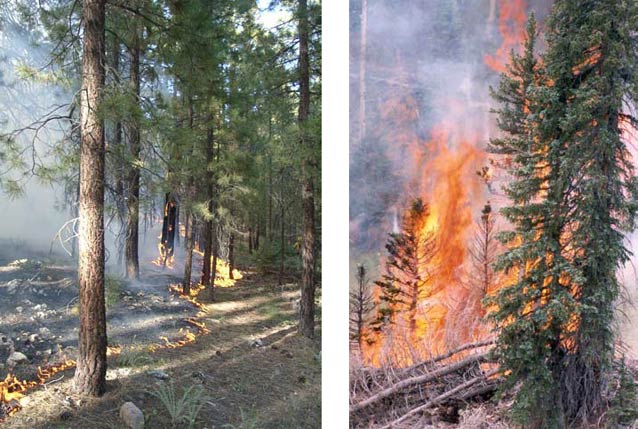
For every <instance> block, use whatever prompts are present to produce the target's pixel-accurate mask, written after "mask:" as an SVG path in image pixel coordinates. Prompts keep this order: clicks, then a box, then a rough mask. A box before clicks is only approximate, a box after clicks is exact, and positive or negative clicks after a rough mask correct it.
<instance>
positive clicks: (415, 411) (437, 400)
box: [382, 369, 499, 429]
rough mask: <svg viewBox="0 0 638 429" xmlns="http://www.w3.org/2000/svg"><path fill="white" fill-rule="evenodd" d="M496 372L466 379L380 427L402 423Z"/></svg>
mask: <svg viewBox="0 0 638 429" xmlns="http://www.w3.org/2000/svg"><path fill="white" fill-rule="evenodd" d="M498 372H499V370H498V369H493V370H491V371H489V372H488V373H486V374H483V375H480V376H478V377H475V378H472V379H470V380H468V381H466V382H465V383H462V384H460V385H458V386H456V387H455V388H453V389H450V390H448V391H446V392H444V393H442V394H441V395H439V396H437V397H436V398H433V399H431V400H429V401H428V402H426V403H425V404H423V405H421V406H418V407H416V408H413V409H411V410H410V411H408V412H407V413H406V414H404V415H403V416H401V417H400V418H398V419H396V420H394V421H393V422H391V423H390V424H387V425H385V426H383V427H382V429H391V428H393V427H395V426H396V425H398V424H399V423H402V422H404V421H406V420H407V419H409V418H410V417H412V416H414V415H415V414H418V413H420V412H423V411H425V410H427V409H428V408H432V407H434V406H435V405H438V404H440V403H441V402H443V401H445V400H446V399H449V398H451V397H453V396H454V395H455V394H457V393H459V392H461V391H462V390H464V389H467V388H468V387H472V386H474V385H475V384H477V383H479V382H481V381H487V380H488V379H489V377H491V376H493V375H496V374H497V373H498Z"/></svg>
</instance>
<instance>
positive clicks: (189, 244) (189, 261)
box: [182, 211, 194, 295]
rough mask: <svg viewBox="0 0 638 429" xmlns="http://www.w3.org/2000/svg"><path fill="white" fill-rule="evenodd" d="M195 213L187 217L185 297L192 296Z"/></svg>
mask: <svg viewBox="0 0 638 429" xmlns="http://www.w3.org/2000/svg"><path fill="white" fill-rule="evenodd" d="M193 217H194V216H193V213H192V212H190V211H189V212H188V213H187V215H186V239H185V240H184V243H185V245H186V256H185V260H184V280H182V292H183V293H184V295H188V294H190V291H191V272H192V268H193Z"/></svg>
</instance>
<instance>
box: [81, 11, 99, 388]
mask: <svg viewBox="0 0 638 429" xmlns="http://www.w3.org/2000/svg"><path fill="white" fill-rule="evenodd" d="M105 4H106V3H105V1H104V0H84V2H83V9H82V16H83V24H84V40H83V55H82V92H81V101H80V107H81V113H80V114H81V135H82V145H81V156H80V209H79V217H80V238H79V263H78V283H79V288H80V297H79V311H80V334H79V343H78V359H77V368H76V370H75V378H74V386H75V390H76V391H77V392H78V393H82V394H87V395H93V396H98V395H101V394H103V393H104V390H105V388H106V307H105V301H104V179H105V176H104V150H105V147H104V128H103V119H102V118H101V117H100V102H101V98H102V92H103V87H104V76H105V74H104V64H105V54H104V50H105V42H104V22H105Z"/></svg>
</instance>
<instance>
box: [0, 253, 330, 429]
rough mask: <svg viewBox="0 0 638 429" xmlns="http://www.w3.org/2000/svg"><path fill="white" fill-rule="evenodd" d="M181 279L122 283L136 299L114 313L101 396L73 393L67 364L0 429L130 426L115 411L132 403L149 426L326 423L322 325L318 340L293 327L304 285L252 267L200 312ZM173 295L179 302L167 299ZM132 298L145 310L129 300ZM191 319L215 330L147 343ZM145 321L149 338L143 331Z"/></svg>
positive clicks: (150, 276) (150, 272)
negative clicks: (176, 287)
mask: <svg viewBox="0 0 638 429" xmlns="http://www.w3.org/2000/svg"><path fill="white" fill-rule="evenodd" d="M0 263H2V264H1V265H6V264H7V263H8V261H0ZM240 268H241V267H240ZM174 280H175V278H171V277H170V273H169V274H168V275H163V276H160V275H158V273H157V271H156V270H155V269H153V268H146V269H144V271H143V272H142V279H141V281H140V283H139V284H136V285H127V286H126V287H125V288H124V289H125V290H126V291H130V292H134V293H130V294H129V293H128V292H122V293H121V296H122V298H125V297H131V296H132V297H133V298H132V299H127V300H124V299H123V302H124V303H125V304H120V305H124V307H122V311H121V312H118V311H113V312H112V316H111V319H110V320H111V322H112V323H110V324H109V330H110V331H109V332H111V331H113V332H114V335H113V338H117V337H119V339H120V341H119V343H118V344H120V345H122V352H121V354H120V355H118V356H112V357H110V358H109V370H108V372H107V393H106V394H105V395H104V396H103V397H102V398H99V399H88V398H81V397H78V396H76V395H74V394H73V393H72V391H71V379H72V377H73V370H72V369H71V370H67V371H65V372H63V373H60V374H56V375H55V376H54V377H53V378H52V379H51V380H49V381H48V382H47V383H46V384H45V385H44V386H42V387H40V388H37V389H34V390H33V391H31V392H29V394H28V395H27V396H26V397H25V398H22V400H21V405H22V410H21V411H19V412H18V413H16V414H15V415H14V416H12V417H10V418H9V419H7V421H6V422H4V423H0V427H2V428H6V429H18V428H24V429H26V428H30V429H31V428H38V429H44V428H51V429H53V428H56V429H57V428H59V429H62V428H65V429H80V428H82V429H87V428H96V429H98V428H125V427H126V426H125V425H124V423H123V422H122V420H121V419H120V418H119V416H118V411H119V407H120V406H121V405H122V404H123V403H124V402H126V401H131V402H133V403H135V404H136V405H137V406H138V407H139V408H140V409H141V410H142V411H143V412H144V416H145V421H146V424H145V427H146V428H160V429H161V428H182V427H184V428H188V427H190V428H208V429H213V428H318V427H320V426H321V423H320V422H321V348H320V347H321V346H320V344H321V330H320V327H319V326H318V330H317V336H316V338H315V339H314V340H308V339H305V338H303V337H300V336H298V335H297V334H296V318H297V307H296V300H297V298H298V296H299V295H298V294H299V293H298V286H297V284H295V283H292V282H291V283H288V284H286V285H284V286H277V278H276V276H270V275H263V274H260V273H257V272H250V270H246V271H244V272H243V278H242V279H241V280H239V281H237V283H236V284H235V285H234V286H232V287H228V288H220V289H218V294H217V301H216V302H215V303H211V304H206V305H205V306H204V307H203V308H201V309H197V308H196V307H194V306H193V305H191V304H190V303H188V302H186V301H184V300H182V299H179V298H176V297H175V296H174V295H175V294H174V293H173V294H171V293H169V292H168V287H167V286H168V285H167V283H170V282H172V281H174ZM290 280H292V279H290ZM0 281H3V280H0ZM151 286H153V289H152V292H151V291H150V290H149V288H150V287H151ZM160 290H161V291H160ZM138 292H142V294H143V295H141V296H138ZM66 299H67V297H66V296H65V297H64V300H66ZM173 299H178V300H179V303H178V304H179V305H175V304H169V303H170V302H172V300H173ZM64 300H61V301H64ZM319 301H320V300H319V299H318V302H319ZM133 303H138V304H139V306H140V307H138V308H136V309H135V311H132V310H131V309H130V308H128V309H127V308H126V307H125V306H126V305H132V304H133ZM184 306H186V307H184ZM173 307H175V309H179V311H173ZM167 309H170V310H171V311H167ZM162 311H164V312H165V313H162ZM127 312H128V313H129V315H128V317H129V318H130V317H133V316H131V315H130V313H134V312H135V313H139V314H138V315H137V316H136V318H135V322H136V323H137V325H138V326H137V327H136V328H135V329H125V328H126V326H127V319H126V317H127ZM167 314H168V316H167ZM140 315H147V316H146V317H142V318H140ZM187 317H195V318H196V320H197V322H198V323H204V324H205V326H206V328H207V329H208V330H209V331H210V332H209V333H208V334H205V335H200V336H197V338H196V342H195V343H193V344H188V345H185V346H183V347H180V348H173V349H166V348H164V349H159V350H155V351H149V349H148V343H149V341H152V337H155V336H156V335H157V334H158V333H159V332H161V331H162V330H163V329H164V327H166V329H167V330H168V331H169V332H171V333H174V332H173V330H175V329H177V332H179V329H182V332H183V330H184V327H183V325H182V323H183V320H184V319H185V318H187ZM71 319H72V320H73V318H71ZM131 320H133V319H128V322H130V321H131ZM69 323H72V322H69ZM162 323H164V324H165V325H161V324H162ZM144 327H148V332H151V333H152V335H145V334H144V333H142V331H144V330H145V329H144ZM129 328H130V327H129ZM2 329H4V328H2ZM2 329H0V330H2ZM118 329H119V330H120V332H117V331H118ZM74 336H75V333H73V335H71V337H74ZM110 342H111V340H110ZM161 343H162V342H161V341H160V342H158V344H161ZM197 409H199V412H198V413H195V411H196V410H197ZM194 414H197V417H196V418H195V419H193V418H189V416H193V415H194Z"/></svg>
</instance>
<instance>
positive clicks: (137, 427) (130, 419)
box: [120, 402, 144, 429]
mask: <svg viewBox="0 0 638 429" xmlns="http://www.w3.org/2000/svg"><path fill="white" fill-rule="evenodd" d="M120 418H121V419H122V421H124V423H125V424H126V426H127V427H129V428H131V429H142V428H144V414H143V413H142V411H141V410H140V409H139V408H137V406H136V405H135V404H134V403H132V402H125V403H124V404H122V406H121V407H120Z"/></svg>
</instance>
